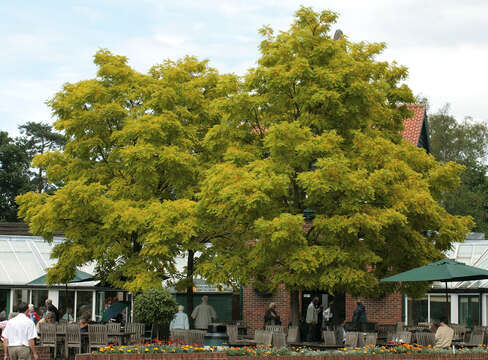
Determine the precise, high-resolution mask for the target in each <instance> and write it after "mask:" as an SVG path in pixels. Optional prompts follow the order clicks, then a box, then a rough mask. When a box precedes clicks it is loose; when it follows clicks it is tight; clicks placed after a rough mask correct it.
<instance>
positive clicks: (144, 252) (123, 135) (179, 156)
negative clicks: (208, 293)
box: [17, 51, 237, 291]
mask: <svg viewBox="0 0 488 360" xmlns="http://www.w3.org/2000/svg"><path fill="white" fill-rule="evenodd" d="M95 64H96V65H97V66H98V73H97V77H96V78H95V79H91V80H86V81H80V82H78V83H75V84H66V85H65V86H64V88H63V89H62V91H60V92H59V93H57V94H56V96H55V97H54V98H53V99H52V100H51V101H50V102H49V105H50V106H51V108H52V110H53V113H54V114H55V116H56V117H57V120H56V122H55V123H54V125H55V127H56V129H57V130H59V131H62V132H63V133H64V135H65V136H66V139H67V143H66V146H65V148H64V151H63V152H60V151H50V152H46V153H44V154H43V155H39V156H37V157H36V158H35V164H36V165H37V166H39V167H40V168H43V169H46V173H47V178H48V180H49V181H50V182H51V183H57V182H62V183H63V184H64V186H63V187H62V188H59V189H57V190H56V191H54V193H53V194H47V193H38V192H36V193H28V194H25V195H23V196H20V197H19V198H18V200H17V201H18V203H19V205H20V215H21V216H22V217H23V218H24V219H25V220H26V221H27V222H28V224H29V226H30V230H31V231H32V232H33V233H34V234H38V235H42V236H43V237H44V238H46V239H48V240H50V239H52V236H53V233H54V232H55V231H62V232H64V234H65V236H66V238H67V239H66V241H65V242H63V243H62V244H58V245H56V246H55V248H54V250H53V256H55V257H56V258H58V262H57V263H56V265H55V266H54V267H53V268H51V269H50V270H49V272H48V280H49V281H50V282H64V281H66V280H69V278H70V277H71V276H72V275H73V272H74V269H75V267H76V266H79V265H82V264H84V263H87V262H90V261H93V262H95V263H96V264H97V269H98V274H99V276H100V277H102V278H103V280H104V281H106V282H108V283H110V284H112V285H113V286H117V287H122V288H125V289H129V290H133V291H137V290H140V289H145V288H149V287H153V286H158V285H160V284H161V280H162V279H163V278H165V277H166V276H171V275H175V274H176V275H177V271H176V269H175V258H176V256H177V255H181V254H184V253H190V255H191V256H190V258H191V259H193V256H194V254H195V253H198V252H199V251H200V252H202V251H203V252H204V251H205V249H206V246H205V244H206V243H207V242H208V241H209V240H210V239H212V238H213V237H216V236H225V234H222V233H221V232H220V230H219V229H217V231H215V228H214V227H213V226H211V224H210V225H209V226H207V223H206V222H205V220H204V219H203V220H202V219H200V216H201V215H200V214H199V212H198V207H197V206H196V205H197V203H198V199H197V197H196V194H197V192H198V191H199V186H198V185H199V182H200V180H201V177H202V176H203V175H202V174H203V173H204V171H205V170H206V169H207V168H208V167H210V165H211V161H212V160H211V159H212V158H213V157H211V156H209V154H208V153H207V150H206V149H205V148H203V146H202V141H203V139H204V137H205V135H206V133H207V131H208V129H210V128H211V127H212V126H213V125H215V124H217V123H219V122H220V120H221V112H222V110H221V109H220V105H219V104H220V101H221V99H225V98H226V97H227V96H228V95H229V94H230V93H232V92H234V91H235V90H236V87H237V79H236V77H235V76H232V75H220V74H218V72H217V71H216V70H215V69H213V68H211V67H209V66H208V64H207V62H206V61H198V60H197V59H195V58H192V57H186V58H185V59H183V60H180V61H178V62H171V61H166V62H164V63H163V64H161V65H158V66H155V67H153V68H152V69H151V70H150V73H149V74H148V75H145V74H141V73H138V72H136V71H134V70H133V69H131V68H130V67H129V66H128V65H127V59H126V58H125V57H122V56H115V55H112V54H111V53H110V52H108V51H99V52H98V53H97V54H96V55H95ZM183 280H184V281H183V286H187V287H189V288H190V289H191V287H192V285H193V282H192V281H193V261H191V262H189V266H188V272H187V277H186V279H183Z"/></svg>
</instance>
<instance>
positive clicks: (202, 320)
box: [191, 296, 217, 330]
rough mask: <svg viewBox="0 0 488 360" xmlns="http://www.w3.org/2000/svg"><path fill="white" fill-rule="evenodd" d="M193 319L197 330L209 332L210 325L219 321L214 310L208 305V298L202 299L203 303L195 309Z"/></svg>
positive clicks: (192, 314)
mask: <svg viewBox="0 0 488 360" xmlns="http://www.w3.org/2000/svg"><path fill="white" fill-rule="evenodd" d="M191 317H192V319H194V320H195V328H196V329H199V330H207V329H208V324H210V323H211V322H212V321H214V320H215V319H217V314H216V313H215V310H214V308H213V307H212V306H211V305H209V304H208V296H204V297H202V303H201V304H200V305H198V306H197V307H196V308H195V309H193V312H192V313H191Z"/></svg>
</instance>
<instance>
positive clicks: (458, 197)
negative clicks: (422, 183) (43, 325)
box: [429, 104, 488, 232]
mask: <svg viewBox="0 0 488 360" xmlns="http://www.w3.org/2000/svg"><path fill="white" fill-rule="evenodd" d="M429 131H430V144H431V150H432V155H434V156H435V158H436V159H437V160H440V161H455V162H457V163H459V164H462V165H464V166H465V167H466V168H465V170H464V171H463V173H462V174H461V186H460V187H459V188H457V189H455V190H454V191H450V192H447V193H446V194H444V196H443V200H442V204H443V206H444V207H445V208H446V209H447V210H448V211H449V212H450V213H452V214H456V215H470V216H472V217H473V219H474V221H475V223H476V225H475V227H474V230H475V231H480V232H488V196H487V194H488V179H487V177H486V171H487V166H486V155H487V149H488V146H487V145H488V127H487V125H486V123H485V122H474V121H473V120H472V119H470V118H465V119H464V120H463V121H461V122H459V121H457V120H456V119H455V118H454V117H453V116H452V115H451V114H450V113H449V105H448V104H446V105H445V106H444V107H443V108H441V109H440V110H439V111H438V112H437V113H436V114H433V115H430V116H429Z"/></svg>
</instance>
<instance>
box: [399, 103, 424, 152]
mask: <svg viewBox="0 0 488 360" xmlns="http://www.w3.org/2000/svg"><path fill="white" fill-rule="evenodd" d="M407 107H408V109H409V110H410V111H412V112H413V114H412V117H411V118H408V119H405V120H404V121H403V125H404V126H405V129H404V130H403V131H402V136H403V138H404V139H406V140H408V141H410V142H411V143H412V144H414V145H415V146H417V144H418V143H419V138H420V132H421V131H422V123H423V121H424V114H425V105H417V104H411V105H407Z"/></svg>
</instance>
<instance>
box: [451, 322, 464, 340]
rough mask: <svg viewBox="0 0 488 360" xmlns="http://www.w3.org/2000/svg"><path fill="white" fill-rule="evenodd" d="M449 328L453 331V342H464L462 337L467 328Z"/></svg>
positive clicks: (455, 325)
mask: <svg viewBox="0 0 488 360" xmlns="http://www.w3.org/2000/svg"><path fill="white" fill-rule="evenodd" d="M451 328H452V329H453V330H454V336H453V338H452V339H453V340H454V341H462V340H464V335H465V334H466V331H467V328H466V326H465V325H458V324H452V325H451Z"/></svg>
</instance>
